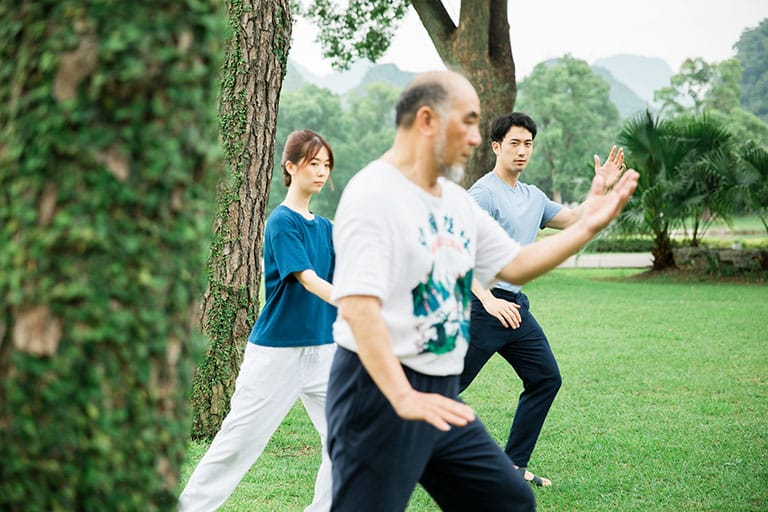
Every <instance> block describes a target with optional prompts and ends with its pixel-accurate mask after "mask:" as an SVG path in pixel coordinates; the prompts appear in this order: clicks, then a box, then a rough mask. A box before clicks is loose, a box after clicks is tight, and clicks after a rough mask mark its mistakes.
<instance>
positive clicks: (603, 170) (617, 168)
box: [594, 146, 627, 191]
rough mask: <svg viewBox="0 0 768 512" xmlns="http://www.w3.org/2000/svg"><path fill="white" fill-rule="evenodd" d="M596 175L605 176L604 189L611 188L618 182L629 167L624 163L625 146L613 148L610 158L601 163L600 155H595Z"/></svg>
mask: <svg viewBox="0 0 768 512" xmlns="http://www.w3.org/2000/svg"><path fill="white" fill-rule="evenodd" d="M594 158H595V176H600V177H601V178H603V183H604V191H606V190H608V189H610V188H611V187H612V186H614V185H615V184H616V182H617V181H618V180H619V178H620V177H621V174H622V173H623V172H624V171H625V170H626V169H627V166H626V165H624V148H618V149H616V146H613V147H612V148H611V152H610V153H609V154H608V158H607V159H606V160H605V163H604V164H602V165H601V164H600V157H599V156H598V155H595V157H594Z"/></svg>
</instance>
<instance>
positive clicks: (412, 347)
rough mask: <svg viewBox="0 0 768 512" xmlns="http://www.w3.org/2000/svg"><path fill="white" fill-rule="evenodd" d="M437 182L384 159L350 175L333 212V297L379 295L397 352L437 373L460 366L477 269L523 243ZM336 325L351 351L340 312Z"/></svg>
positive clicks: (486, 273)
mask: <svg viewBox="0 0 768 512" xmlns="http://www.w3.org/2000/svg"><path fill="white" fill-rule="evenodd" d="M439 185H440V188H441V196H440V197H435V196H433V195H430V194H428V193H427V192H426V191H424V190H423V189H421V188H420V187H418V186H416V185H415V184H414V183H412V182H411V181H410V180H408V179H407V178H405V177H404V176H403V175H402V174H401V173H400V172H399V171H398V170H397V169H396V168H394V167H393V166H391V165H389V164H387V163H385V162H383V161H381V160H377V161H374V162H372V163H371V164H369V165H368V166H367V167H366V168H365V169H363V170H361V171H360V172H358V173H357V174H356V175H355V177H354V178H352V180H351V181H350V182H349V184H348V185H347V187H346V188H345V190H344V194H343V195H342V198H341V201H340V202H339V207H338V209H337V210H336V217H335V219H334V226H333V244H334V248H335V251H336V269H335V271H334V279H333V284H334V294H333V300H334V301H335V300H338V299H340V298H342V297H346V296H350V295H369V296H375V297H378V298H379V299H380V300H381V302H382V314H383V317H384V321H385V323H386V325H387V328H388V330H389V335H390V339H391V342H392V349H393V351H394V353H395V355H396V356H397V357H398V358H399V359H400V362H401V363H402V364H404V365H405V366H407V367H409V368H412V369H414V370H416V371H418V372H421V373H424V374H427V375H438V376H442V375H456V374H460V373H461V371H462V369H463V367H464V354H465V353H466V351H467V342H468V338H469V316H470V302H471V295H472V291H471V287H472V277H473V272H474V276H475V277H476V278H477V279H478V280H479V281H480V282H481V283H483V284H484V285H486V286H487V285H488V284H489V282H490V281H492V280H493V279H494V278H495V276H496V274H498V272H499V271H500V270H501V268H502V267H503V266H504V265H506V264H507V263H508V262H509V261H510V260H512V259H513V258H514V257H515V255H516V254H517V252H518V251H519V250H520V246H519V245H518V244H517V243H516V242H515V241H513V240H512V239H510V238H509V236H508V235H507V234H506V233H505V232H504V230H503V229H502V228H501V227H500V226H499V225H498V223H497V222H496V221H494V220H493V219H492V218H491V217H490V216H489V215H488V214H487V213H486V212H485V211H483V210H482V208H480V207H479V206H478V205H477V203H475V201H474V200H473V199H472V198H471V197H470V196H469V194H467V192H466V191H465V190H464V189H463V188H461V187H460V186H458V185H456V184H455V183H452V182H450V181H448V180H446V179H442V178H441V179H440V181H439ZM333 335H334V340H335V341H336V342H337V343H338V344H339V345H341V346H342V347H344V348H347V349H349V350H352V351H357V345H356V343H355V340H354V338H353V336H352V332H351V331H350V329H349V326H348V325H347V323H346V322H345V321H344V319H343V318H341V315H339V316H338V317H337V319H336V322H335V323H334V326H333Z"/></svg>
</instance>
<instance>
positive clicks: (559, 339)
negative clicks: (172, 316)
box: [183, 269, 768, 512]
mask: <svg viewBox="0 0 768 512" xmlns="http://www.w3.org/2000/svg"><path fill="white" fill-rule="evenodd" d="M526 292H527V293H528V295H529V297H530V298H531V303H532V309H533V312H534V314H535V315H536V317H537V319H538V320H539V322H540V323H541V324H542V325H543V326H544V329H545V331H546V332H547V334H548V336H549V339H550V343H551V344H552V346H553V349H554V351H555V354H556V356H557V358H558V362H559V364H560V369H561V372H562V374H563V387H562V389H561V391H560V393H559V395H558V397H557V399H556V400H555V403H554V405H553V407H552V411H551V412H550V415H549V417H548V420H547V423H546V425H545V427H544V431H543V433H542V436H541V438H540V440H539V443H538V446H537V449H536V451H535V452H534V455H533V459H532V461H531V469H532V470H534V471H536V472H538V473H540V474H542V475H545V476H548V477H550V478H552V480H553V481H554V486H553V487H551V488H548V489H537V490H536V494H537V498H538V504H539V510H543V511H548V510H551V511H641V510H642V511H649V510H650V511H670V510H675V511H760V510H768V286H765V285H760V284H739V283H715V282H701V281H700V280H695V281H689V280H686V279H680V278H679V277H675V276H673V275H661V276H659V277H655V278H648V277H645V276H643V275H641V274H639V273H638V271H636V270H615V269H614V270H591V269H590V270H585V269H568V270H557V271H554V272H552V273H550V274H549V275H547V276H545V277H542V278H540V279H539V280H537V281H536V282H534V283H531V284H530V285H529V286H527V287H526ZM520 389H521V388H520V383H519V380H518V379H517V377H516V375H515V374H514V372H512V370H511V369H510V368H509V367H508V366H507V365H506V363H505V362H504V361H503V360H502V359H501V358H499V357H494V358H493V359H491V361H490V362H489V364H488V365H487V367H486V368H485V369H484V370H483V371H482V372H481V373H480V375H479V377H478V379H477V380H476V381H475V382H474V383H473V385H472V386H471V387H470V388H469V389H467V391H466V392H465V393H464V399H465V400H466V402H467V403H469V404H470V405H471V406H473V407H474V408H475V410H476V412H477V413H478V415H479V416H480V417H481V418H482V419H483V422H484V423H485V424H486V426H487V427H488V429H489V430H490V431H491V433H492V434H493V435H494V437H495V438H496V439H497V440H498V441H499V443H500V444H501V443H503V442H504V441H505V440H506V435H507V431H508V428H509V424H510V421H511V416H512V413H513V408H514V403H515V401H516V397H517V395H518V394H519V392H520ZM204 449H205V445H204V444H202V443H191V444H190V448H189V452H188V460H187V462H186V464H185V467H184V474H183V477H184V480H186V478H188V476H189V473H191V471H192V469H193V468H194V465H195V464H196V462H197V460H198V459H199V458H200V457H201V456H202V453H203V451H204ZM318 449H319V441H318V439H317V434H316V433H315V432H314V429H313V428H312V426H311V424H310V422H309V420H308V418H307V416H306V413H305V412H304V411H303V409H302V408H301V406H300V405H297V406H295V407H294V408H293V410H292V411H291V413H290V415H289V416H288V418H287V419H286V421H285V422H284V424H283V425H282V426H281V427H280V428H279V429H278V431H277V433H276V434H275V436H274V438H273V439H272V441H271V443H270V444H269V446H268V447H267V450H266V451H265V453H264V455H262V457H261V459H260V460H259V461H258V462H257V464H255V465H254V467H253V468H252V469H251V471H250V472H249V473H248V474H247V475H246V477H245V478H244V479H243V481H242V482H241V484H240V485H239V486H238V488H237V490H236V491H235V493H234V494H233V496H232V498H230V500H229V501H228V502H227V504H226V505H225V506H224V507H223V508H222V510H225V511H245V510H264V511H299V510H302V509H303V507H304V506H306V504H308V503H309V502H310V501H311V498H312V487H313V482H314V477H315V472H316V471H317V466H318V464H319V453H318ZM408 510H409V511H412V512H415V511H434V510H438V508H437V507H436V506H435V504H434V503H433V502H432V501H431V499H430V498H429V496H428V495H426V493H424V492H423V490H421V489H417V491H416V492H415V493H414V496H413V498H412V500H411V503H410V505H409V508H408Z"/></svg>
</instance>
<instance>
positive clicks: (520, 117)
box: [491, 112, 536, 142]
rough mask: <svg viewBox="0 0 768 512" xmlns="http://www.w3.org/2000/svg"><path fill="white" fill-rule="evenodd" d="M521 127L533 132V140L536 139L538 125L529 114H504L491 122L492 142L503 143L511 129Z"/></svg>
mask: <svg viewBox="0 0 768 512" xmlns="http://www.w3.org/2000/svg"><path fill="white" fill-rule="evenodd" d="M513 126H519V127H520V128H525V129H526V130H528V131H529V132H531V139H535V138H536V123H534V122H533V119H531V117H530V116H529V115H528V114H523V113H522V112H510V113H509V114H502V115H500V116H499V117H497V118H496V119H494V120H493V121H492V122H491V140H492V141H493V142H501V141H502V140H504V136H505V135H506V134H507V132H508V131H509V129H510V128H512V127H513Z"/></svg>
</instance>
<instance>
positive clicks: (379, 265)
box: [327, 71, 638, 512]
mask: <svg viewBox="0 0 768 512" xmlns="http://www.w3.org/2000/svg"><path fill="white" fill-rule="evenodd" d="M479 115H480V100H479V99H478V96H477V93H476V92H475V90H474V88H473V87H472V85H471V84H470V83H469V82H468V81H467V80H466V79H465V78H464V77H462V76H461V75H458V74H456V73H453V72H449V71H442V72H430V73H426V74H422V75H419V76H417V77H416V78H415V79H414V80H413V81H412V82H411V83H410V84H409V85H408V86H407V87H406V89H405V90H404V91H403V93H402V95H401V97H400V99H399V101H398V104H397V107H396V112H395V118H396V119H395V122H396V128H397V130H396V134H395V140H394V143H393V145H392V147H391V148H390V149H389V150H388V151H387V152H386V153H385V154H384V155H383V156H382V157H381V158H380V159H379V160H376V161H374V162H372V163H371V164H370V165H368V166H367V167H366V168H365V169H363V170H362V171H360V172H359V173H358V174H357V175H356V176H355V177H354V178H353V179H352V180H351V181H350V183H349V184H348V185H347V187H346V189H345V191H344V194H343V197H342V199H341V202H340V204H339V208H338V210H337V212H336V220H335V223H334V233H333V239H334V247H335V249H336V256H337V261H336V270H335V274H334V294H333V297H332V298H333V300H334V301H336V303H337V304H338V307H339V317H338V318H337V320H336V323H335V324H334V339H335V341H336V342H337V344H338V345H339V348H338V349H337V351H336V356H335V358H334V362H333V366H332V368H331V376H330V380H329V384H328V398H327V413H328V449H329V453H330V456H331V460H332V466H333V503H332V507H331V510H335V511H359V510H366V511H383V512H392V511H397V510H404V509H405V507H406V505H407V503H408V500H409V498H410V495H411V492H412V491H413V489H414V487H415V486H416V484H417V483H421V484H422V485H423V487H424V488H425V489H426V490H427V492H428V493H429V494H430V495H431V496H432V498H433V499H434V500H435V501H436V502H437V504H438V505H439V506H440V507H441V508H442V509H443V510H448V511H451V510H456V511H459V510H461V511H464V510H483V511H489V512H493V511H513V510H525V511H529V510H535V506H536V505H535V498H534V496H533V493H532V490H531V488H530V486H529V485H528V484H526V483H525V481H524V480H523V478H522V477H521V476H520V474H519V473H518V472H517V471H516V470H515V469H514V467H513V465H512V463H511V461H510V460H509V458H508V457H507V456H506V455H505V454H504V453H503V452H502V450H501V449H500V448H499V447H498V445H497V444H496V442H495V441H494V440H493V438H492V437H491V436H490V435H489V434H488V432H487V431H486V430H485V427H484V426H483V425H482V423H481V422H480V421H479V420H477V419H476V418H475V415H474V413H473V411H472V409H470V408H469V407H468V406H467V405H465V404H464V403H462V402H461V401H460V400H459V399H458V390H459V375H460V374H461V371H462V369H463V365H464V355H465V353H466V349H467V344H468V341H467V338H468V335H469V332H468V322H469V302H470V293H471V291H470V288H471V281H472V279H473V277H474V278H477V279H478V281H479V282H481V283H483V284H484V285H487V283H488V282H489V281H491V280H493V279H494V278H496V276H499V277H500V278H502V279H504V280H506V281H510V282H515V283H525V282H527V281H529V280H531V279H533V278H534V277H536V276H538V275H541V274H543V273H544V272H546V271H547V270H549V269H552V268H554V267H555V266H557V265H559V264H560V263H561V262H563V261H564V260H565V259H566V258H567V257H568V256H570V255H571V254H573V253H575V252H576V251H578V250H579V248H580V247H582V246H583V245H584V244H585V243H587V242H588V241H589V240H590V239H592V238H593V237H594V236H595V235H596V234H597V233H598V232H599V231H600V230H601V229H602V228H604V227H605V226H606V225H607V224H608V223H609V222H610V221H611V220H612V219H613V218H615V217H616V215H618V213H619V212H620V211H621V208H622V207H623V206H624V204H626V202H627V200H628V199H629V196H630V195H631V193H632V192H633V191H634V189H635V187H636V186H637V177H638V175H637V173H636V172H634V171H629V172H627V173H626V174H625V175H624V176H623V177H622V179H621V180H619V182H618V183H617V184H616V185H615V186H614V187H613V189H612V190H610V191H608V192H606V193H603V189H604V187H603V182H602V180H601V179H600V178H596V179H595V182H594V183H593V186H592V191H591V193H590V196H589V198H588V199H587V202H586V204H585V208H584V214H583V215H582V216H581V218H580V219H579V220H578V221H577V222H576V223H574V224H573V225H572V226H571V227H570V228H569V229H566V230H563V231H562V232H560V233H558V234H556V235H554V236H552V237H549V238H547V239H546V240H543V241H541V242H538V243H535V244H532V245H529V246H526V247H520V246H519V245H518V244H517V243H516V242H514V241H513V240H512V239H510V238H509V237H508V236H507V235H506V234H505V233H504V230H503V229H502V228H501V227H500V226H499V225H498V223H496V222H495V221H494V220H493V219H492V218H491V217H490V216H489V215H488V214H487V213H485V212H484V211H483V210H482V209H481V208H480V207H479V206H478V205H477V204H476V203H475V202H474V200H473V199H472V198H471V197H470V196H469V194H467V192H466V191H465V190H464V189H462V188H461V187H459V186H458V185H456V184H454V183H451V182H450V181H448V180H446V179H444V176H454V177H458V176H459V175H460V174H461V172H460V170H461V169H462V168H463V165H464V164H465V162H466V160H467V159H468V158H469V156H470V154H471V152H472V149H473V148H474V147H475V146H477V145H478V144H479V143H480V132H479V130H478V120H479Z"/></svg>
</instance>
